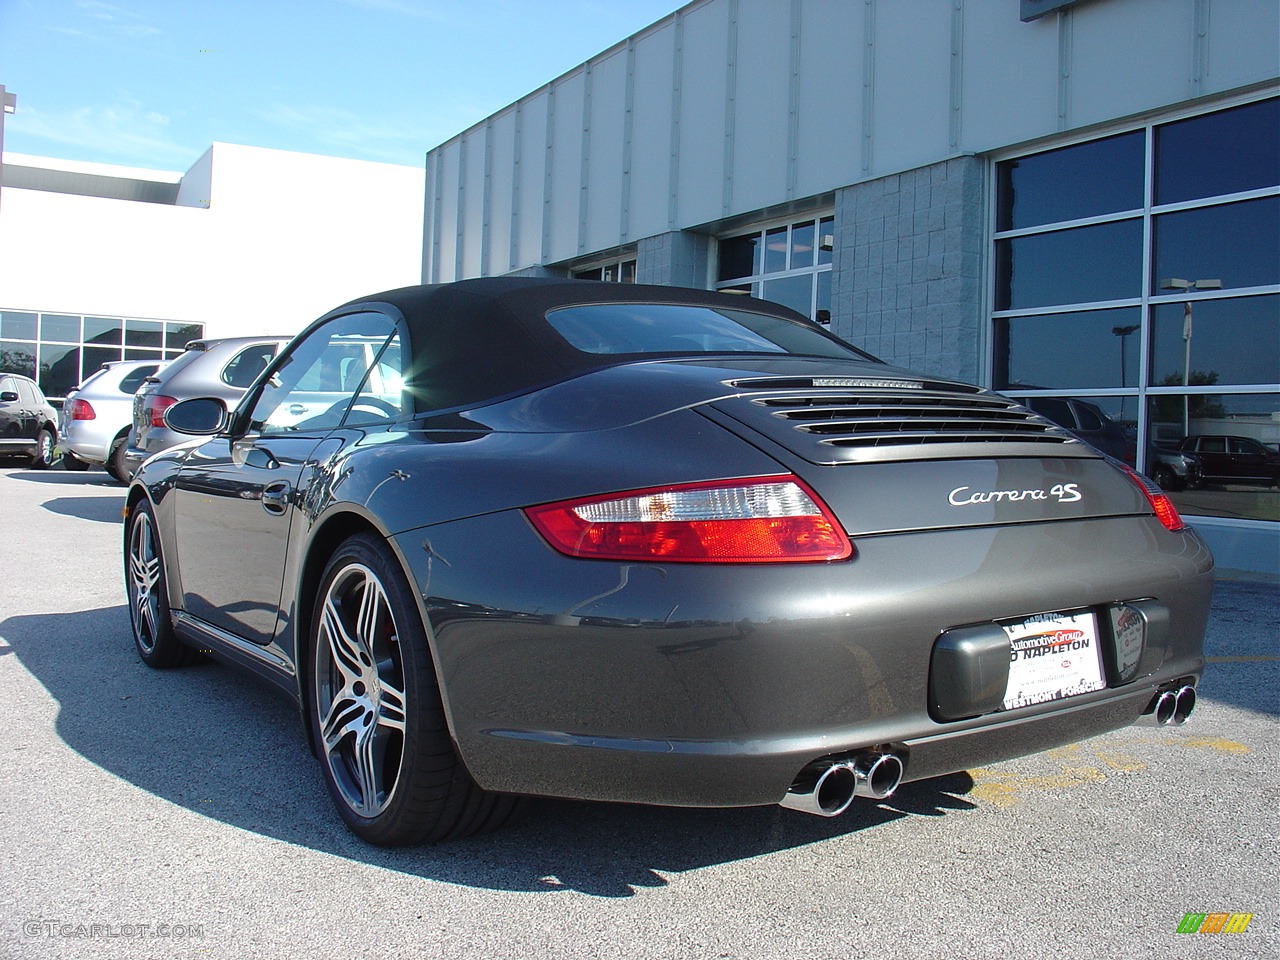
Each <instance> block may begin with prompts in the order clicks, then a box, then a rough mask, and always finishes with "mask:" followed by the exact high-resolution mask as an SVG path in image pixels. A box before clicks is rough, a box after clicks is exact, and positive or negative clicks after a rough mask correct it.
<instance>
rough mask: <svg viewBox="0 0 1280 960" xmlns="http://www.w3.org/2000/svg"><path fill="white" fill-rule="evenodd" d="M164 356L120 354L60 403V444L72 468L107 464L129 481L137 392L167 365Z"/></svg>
mask: <svg viewBox="0 0 1280 960" xmlns="http://www.w3.org/2000/svg"><path fill="white" fill-rule="evenodd" d="M166 363H167V361H163V360H120V361H116V362H114V363H105V364H103V365H102V369H100V370H98V371H97V372H96V373H94V374H93V375H92V376H90V377H89V378H88V379H87V380H85V382H84V383H82V384H80V386H79V387H77V388H76V389H75V390H73V391H72V392H71V393H70V394H69V395H68V397H67V400H66V402H65V403H64V404H63V405H62V424H61V432H60V439H59V441H58V448H59V450H61V451H62V465H63V466H64V467H65V468H66V469H68V470H87V469H88V468H89V467H91V466H94V465H97V466H104V467H106V468H107V473H109V474H111V476H113V477H114V478H115V479H117V480H119V481H121V482H122V483H123V482H126V481H127V480H128V479H129V475H128V473H127V472H125V471H124V469H123V458H124V451H125V448H126V446H127V444H126V441H127V440H128V438H129V427H130V426H132V425H133V395H134V393H136V392H137V390H138V388H139V387H140V386H142V384H143V381H145V380H146V378H147V377H150V376H152V375H153V374H155V373H157V372H159V371H160V370H162V369H164V367H165V365H166Z"/></svg>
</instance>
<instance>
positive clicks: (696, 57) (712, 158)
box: [676, 0, 731, 227]
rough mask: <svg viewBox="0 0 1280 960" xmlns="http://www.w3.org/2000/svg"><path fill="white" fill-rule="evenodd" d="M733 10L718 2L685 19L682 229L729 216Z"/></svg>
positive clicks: (679, 209) (688, 12)
mask: <svg viewBox="0 0 1280 960" xmlns="http://www.w3.org/2000/svg"><path fill="white" fill-rule="evenodd" d="M730 6H731V2H730V0H716V2H711V3H705V4H703V5H701V6H695V7H693V8H691V9H688V10H686V12H685V15H684V50H683V56H682V63H683V70H682V77H681V80H680V153H679V157H678V158H677V162H678V163H679V175H678V178H677V184H676V225H677V227H683V226H685V225H687V224H695V223H705V222H706V221H708V220H716V219H718V218H719V217H721V216H722V215H723V213H724V207H723V196H724V150H725V104H726V100H727V92H728V85H727V73H728V70H727V65H728V58H729V8H730Z"/></svg>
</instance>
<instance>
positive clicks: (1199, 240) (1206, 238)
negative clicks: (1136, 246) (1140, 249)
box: [1152, 197, 1280, 292]
mask: <svg viewBox="0 0 1280 960" xmlns="http://www.w3.org/2000/svg"><path fill="white" fill-rule="evenodd" d="M1153 233H1154V235H1155V250H1156V255H1155V265H1154V267H1153V269H1152V285H1153V287H1156V288H1157V289H1158V285H1159V283H1160V282H1161V281H1162V280H1164V279H1166V278H1169V277H1180V278H1181V279H1183V280H1200V279H1214V280H1221V281H1222V285H1223V286H1224V287H1259V286H1264V285H1267V284H1273V283H1280V197H1263V198H1262V199H1260V200H1245V201H1242V202H1240V203H1224V204H1220V205H1218V206H1213V207H1199V208H1197V209H1195V210H1181V211H1178V212H1176V213H1166V214H1162V215H1161V216H1158V217H1156V218H1155V222H1154V228H1153ZM1160 292H1167V291H1160Z"/></svg>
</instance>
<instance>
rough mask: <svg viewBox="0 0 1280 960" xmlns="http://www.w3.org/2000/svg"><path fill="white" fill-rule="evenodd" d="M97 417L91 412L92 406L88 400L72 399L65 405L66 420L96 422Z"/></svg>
mask: <svg viewBox="0 0 1280 960" xmlns="http://www.w3.org/2000/svg"><path fill="white" fill-rule="evenodd" d="M97 418H98V415H97V414H96V413H94V411H93V404H91V403H89V401H88V400H76V399H73V400H72V401H71V402H70V403H68V404H67V419H68V420H96V419H97Z"/></svg>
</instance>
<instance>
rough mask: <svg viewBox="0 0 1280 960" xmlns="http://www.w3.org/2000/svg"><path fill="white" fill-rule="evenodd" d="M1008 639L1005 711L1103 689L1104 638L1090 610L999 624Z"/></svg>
mask: <svg viewBox="0 0 1280 960" xmlns="http://www.w3.org/2000/svg"><path fill="white" fill-rule="evenodd" d="M1000 626H1001V627H1002V628H1003V629H1004V632H1005V634H1006V635H1007V636H1008V637H1009V647H1010V660H1009V681H1008V684H1007V685H1006V686H1005V693H1004V705H1003V709H1005V710H1016V709H1018V708H1020V707H1029V706H1034V705H1036V704H1042V703H1053V702H1056V701H1059V700H1067V699H1070V698H1071V697H1075V696H1079V695H1081V694H1085V693H1093V692H1095V691H1097V690H1103V689H1106V686H1107V674H1106V670H1105V668H1104V666H1103V662H1102V642H1101V641H1102V632H1101V629H1100V628H1099V624H1098V617H1097V615H1096V614H1095V613H1094V611H1092V610H1069V611H1057V612H1053V613H1042V614H1037V615H1036V616H1033V617H1026V618H1024V619H1021V620H1009V621H1004V622H1002V623H1001V624H1000Z"/></svg>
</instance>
